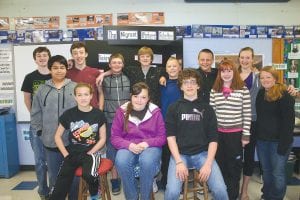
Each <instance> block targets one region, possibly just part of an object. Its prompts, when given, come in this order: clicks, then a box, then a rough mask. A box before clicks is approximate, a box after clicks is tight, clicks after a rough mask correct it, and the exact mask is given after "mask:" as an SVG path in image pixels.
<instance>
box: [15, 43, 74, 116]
mask: <svg viewBox="0 0 300 200" xmlns="http://www.w3.org/2000/svg"><path fill="white" fill-rule="evenodd" d="M39 46H46V47H47V48H48V49H49V50H50V52H51V55H52V56H54V55H63V56H64V57H65V58H66V59H69V58H71V54H70V47H71V44H41V45H20V46H14V50H13V57H14V72H15V89H16V116H17V121H18V122H29V121H30V114H29V112H28V110H27V108H26V106H25V103H24V96H23V92H22V91H21V87H22V83H23V80H24V78H25V76H26V75H27V74H28V73H30V72H32V71H34V70H35V69H36V64H35V62H34V60H33V55H32V53H33V51H34V49H35V48H37V47H39Z"/></svg>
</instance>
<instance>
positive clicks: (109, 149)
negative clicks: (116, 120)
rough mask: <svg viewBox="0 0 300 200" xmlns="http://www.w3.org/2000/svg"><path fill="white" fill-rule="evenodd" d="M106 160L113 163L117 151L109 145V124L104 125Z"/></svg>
mask: <svg viewBox="0 0 300 200" xmlns="http://www.w3.org/2000/svg"><path fill="white" fill-rule="evenodd" d="M106 125H107V127H106V158H108V159H109V160H111V161H112V162H113V163H115V158H116V154H117V149H116V148H115V147H114V146H113V145H112V144H111V142H110V136H111V125H112V124H111V123H107V124H106Z"/></svg>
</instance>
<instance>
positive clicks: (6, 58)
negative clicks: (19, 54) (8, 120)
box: [0, 47, 15, 107]
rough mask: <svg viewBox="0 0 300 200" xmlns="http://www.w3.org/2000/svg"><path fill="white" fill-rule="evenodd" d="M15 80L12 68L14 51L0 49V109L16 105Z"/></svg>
mask: <svg viewBox="0 0 300 200" xmlns="http://www.w3.org/2000/svg"><path fill="white" fill-rule="evenodd" d="M14 88H15V87H14V80H13V67H12V51H11V49H10V48H8V47H7V48H6V47H1V48H0V107H10V106H13V105H14V91H15V90H14Z"/></svg>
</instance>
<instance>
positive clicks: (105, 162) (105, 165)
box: [75, 158, 113, 200]
mask: <svg viewBox="0 0 300 200" xmlns="http://www.w3.org/2000/svg"><path fill="white" fill-rule="evenodd" d="M112 167H113V162H112V161H111V160H109V159H107V158H101V162H100V166H99V168H98V174H99V186H100V188H101V197H102V199H103V200H106V198H107V199H108V200H111V197H110V192H109V186H108V182H107V172H109V171H110V170H111V169H112ZM75 175H76V176H78V177H81V178H80V183H79V191H78V200H86V199H87V197H88V186H87V184H86V182H85V181H84V180H83V178H82V167H78V168H77V169H76V171H75Z"/></svg>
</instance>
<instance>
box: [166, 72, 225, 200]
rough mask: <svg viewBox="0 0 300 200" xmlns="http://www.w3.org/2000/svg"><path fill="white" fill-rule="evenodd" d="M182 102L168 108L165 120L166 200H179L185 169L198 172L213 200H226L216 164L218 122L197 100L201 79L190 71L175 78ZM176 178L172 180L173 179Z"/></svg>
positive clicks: (211, 110)
mask: <svg viewBox="0 0 300 200" xmlns="http://www.w3.org/2000/svg"><path fill="white" fill-rule="evenodd" d="M178 82H179V87H180V89H181V90H182V91H183V96H184V97H183V98H182V99H180V100H178V101H177V102H175V103H173V104H171V105H170V106H169V109H168V112H167V117H166V129H167V140H168V145H169V148H170V151H171V154H172V156H171V158H170V163H169V170H168V181H167V187H166V192H165V200H173V199H178V198H179V195H180V191H181V187H182V183H183V182H184V180H185V179H187V177H188V168H196V169H197V170H198V171H199V180H200V181H201V182H207V184H208V186H209V188H210V190H211V191H212V196H213V198H214V199H215V200H226V199H228V195H227V191H226V186H225V183H224V180H223V177H222V174H221V171H220V169H219V167H218V164H217V163H216V161H215V154H216V150H217V145H218V144H217V140H218V135H217V119H216V115H215V113H214V111H213V109H212V107H211V106H209V105H208V104H206V103H201V101H200V100H199V99H198V90H199V89H200V78H199V76H198V74H197V72H196V71H195V70H193V69H184V70H183V71H182V72H180V74H179V77H178ZM174 175H175V176H174Z"/></svg>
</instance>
